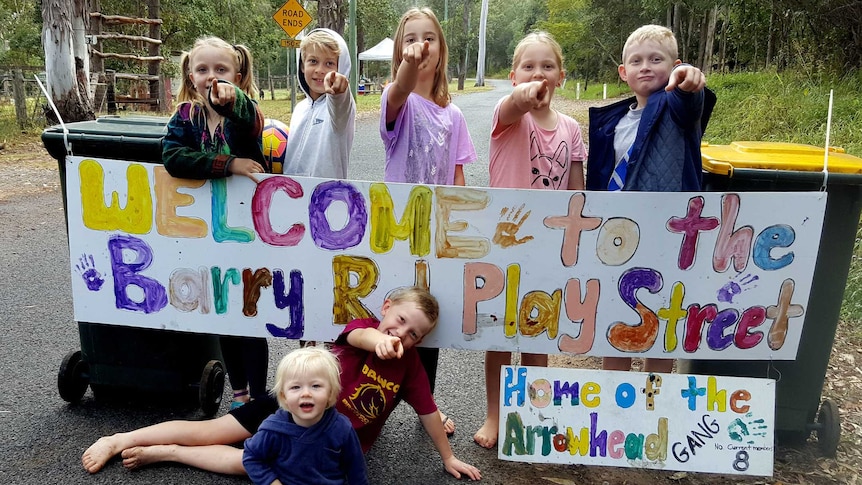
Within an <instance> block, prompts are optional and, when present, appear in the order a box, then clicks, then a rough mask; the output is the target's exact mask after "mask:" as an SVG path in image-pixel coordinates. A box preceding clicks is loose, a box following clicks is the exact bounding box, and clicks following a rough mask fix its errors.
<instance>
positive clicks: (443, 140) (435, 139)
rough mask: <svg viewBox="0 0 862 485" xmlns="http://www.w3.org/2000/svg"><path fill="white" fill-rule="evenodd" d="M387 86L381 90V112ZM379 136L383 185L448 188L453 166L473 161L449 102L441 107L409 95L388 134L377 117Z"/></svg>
mask: <svg viewBox="0 0 862 485" xmlns="http://www.w3.org/2000/svg"><path fill="white" fill-rule="evenodd" d="M391 87H392V85H391V84H390V85H389V86H387V87H386V89H384V90H383V96H382V101H381V110H382V113H386V103H387V98H388V92H389V89H390V88H391ZM380 137H381V138H382V139H383V145H384V146H385V148H386V168H385V169H384V176H383V180H384V181H385V182H406V183H414V184H435V185H452V184H453V183H454V182H455V166H456V165H464V164H467V163H472V162H474V161H476V149H475V148H474V147H473V140H472V139H471V138H470V132H468V131H467V123H466V121H464V115H463V114H461V110H460V109H458V107H457V106H455V105H454V104H452V103H449V105H448V106H446V107H445V108H441V107H440V106H438V105H436V104H435V103H432V102H431V101H428V100H427V99H425V98H423V97H422V96H419V95H418V94H415V93H410V95H409V96H408V97H407V101H406V102H405V103H404V106H402V107H401V111H400V112H399V113H398V117H397V118H395V126H394V127H393V129H392V131H389V130H387V129H386V116H381V117H380Z"/></svg>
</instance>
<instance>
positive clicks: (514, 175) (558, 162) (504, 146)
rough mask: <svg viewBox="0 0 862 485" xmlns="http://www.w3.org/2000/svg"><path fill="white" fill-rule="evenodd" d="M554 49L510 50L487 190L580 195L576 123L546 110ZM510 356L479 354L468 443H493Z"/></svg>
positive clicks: (537, 360)
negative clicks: (480, 411) (482, 407)
mask: <svg viewBox="0 0 862 485" xmlns="http://www.w3.org/2000/svg"><path fill="white" fill-rule="evenodd" d="M562 66H563V54H562V50H561V49H560V45H559V44H557V41H555V40H554V39H553V37H551V36H550V35H549V34H547V33H545V32H534V33H531V34H528V35H527V36H526V37H524V38H523V39H522V40H521V42H520V43H518V46H517V47H516V48H515V55H514V58H513V60H512V71H511V72H510V73H509V79H511V80H512V84H513V85H514V86H515V89H514V90H513V91H512V94H510V95H508V96H506V97H504V98H503V99H501V100H500V102H499V103H497V107H496V108H495V109H494V120H493V125H492V127H491V147H490V149H491V161H490V165H489V171H490V175H491V187H505V188H524V189H550V190H566V189H568V190H583V189H584V160H586V158H587V152H586V149H585V148H584V142H583V140H582V139H581V128H580V126H578V123H577V121H575V120H573V119H572V118H570V117H568V116H566V115H564V114H562V113H560V112H558V111H556V110H553V109H551V99H552V98H553V96H554V89H556V88H557V87H559V86H560V84H561V82H562V81H563V78H564V77H565V73H564V72H563V69H562ZM511 360H512V353H511V352H494V351H489V352H486V353H485V394H486V398H487V401H488V402H487V415H486V417H485V423H484V424H483V425H482V427H481V428H479V431H477V432H476V434H475V435H473V440H474V441H476V443H478V444H479V445H481V446H484V447H485V448H493V447H494V446H495V445H496V444H497V430H498V428H499V421H500V407H499V403H500V367H501V366H503V365H508V364H510V363H511ZM521 365H532V366H542V367H546V366H547V365H548V356H547V355H544V354H526V353H525V354H521Z"/></svg>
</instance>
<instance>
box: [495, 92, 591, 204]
mask: <svg viewBox="0 0 862 485" xmlns="http://www.w3.org/2000/svg"><path fill="white" fill-rule="evenodd" d="M504 99H505V98H504ZM502 102H503V100H502V99H501V100H500V102H498V103H497V106H496V107H495V108H494V121H493V125H492V127H491V147H490V151H491V154H490V157H491V161H490V164H489V167H488V171H489V172H490V176H491V183H490V185H491V187H502V188H511V189H550V190H565V189H568V188H569V171H570V169H571V167H572V162H583V161H584V160H586V159H587V150H586V148H584V141H583V139H582V137H581V127H580V126H579V125H578V122H577V121H575V120H574V119H572V118H570V117H568V116H566V115H564V114H562V113H560V112H557V127H556V129H553V130H546V129H544V128H542V127H540V126H538V125H537V124H536V122H535V121H534V120H533V116H532V115H531V114H530V113H526V114H524V116H522V117H521V119H520V120H519V121H517V122H515V123H514V124H511V125H509V126H506V127H503V128H502V129H500V128H499V127H498V123H499V116H500V106H501V104H502Z"/></svg>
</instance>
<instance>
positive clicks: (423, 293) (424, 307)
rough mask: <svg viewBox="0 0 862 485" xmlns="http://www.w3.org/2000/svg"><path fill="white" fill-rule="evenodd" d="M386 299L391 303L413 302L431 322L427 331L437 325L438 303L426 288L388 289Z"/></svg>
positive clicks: (404, 287) (405, 287)
mask: <svg viewBox="0 0 862 485" xmlns="http://www.w3.org/2000/svg"><path fill="white" fill-rule="evenodd" d="M386 299H387V300H389V301H391V302H392V304H393V305H397V304H398V303H403V302H405V301H409V302H411V303H413V304H415V305H416V308H418V309H419V310H420V311H421V312H422V313H424V314H425V316H426V317H428V321H429V322H431V328H429V329H428V332H430V331H431V330H434V327H436V326H437V319H438V318H440V304H439V303H437V298H434V295H432V294H431V292H430V291H428V290H427V289H425V288H422V287H421V286H402V287H401V288H395V289H394V290H392V291H390V292H389V294H388V295H386ZM423 337H424V335H423Z"/></svg>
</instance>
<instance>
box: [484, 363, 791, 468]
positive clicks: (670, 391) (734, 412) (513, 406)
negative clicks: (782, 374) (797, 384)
mask: <svg viewBox="0 0 862 485" xmlns="http://www.w3.org/2000/svg"><path fill="white" fill-rule="evenodd" d="M774 408H775V381H774V380H771V379H753V378H741V377H719V376H696V375H683V374H648V373H644V372H616V371H598V370H589V369H562V368H546V367H510V366H505V367H503V369H502V371H501V379H500V434H499V438H498V442H497V443H498V445H497V450H498V457H499V458H500V459H501V460H510V461H522V462H530V463H559V464H585V465H605V466H620V467H631V468H659V469H665V470H684V471H689V472H713V473H731V474H745V475H762V476H772V463H773V453H774V441H773V436H774V431H775V418H774Z"/></svg>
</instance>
